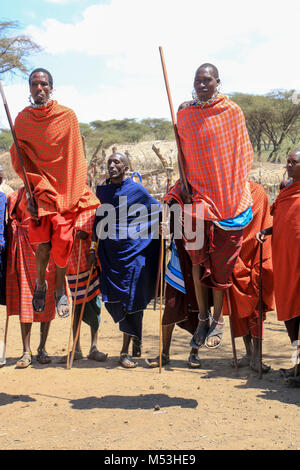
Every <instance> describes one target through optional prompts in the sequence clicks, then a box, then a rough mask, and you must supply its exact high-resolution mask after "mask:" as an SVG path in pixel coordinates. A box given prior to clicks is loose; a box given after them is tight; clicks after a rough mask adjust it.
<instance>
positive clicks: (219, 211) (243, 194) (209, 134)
mask: <svg viewBox="0 0 300 470" xmlns="http://www.w3.org/2000/svg"><path fill="white" fill-rule="evenodd" d="M177 127H178V133H179V136H180V142H181V146H182V151H183V154H184V171H185V174H186V177H187V180H188V182H189V184H190V185H191V186H192V189H193V196H194V197H193V200H194V201H195V202H200V201H202V202H203V203H204V219H205V220H222V219H228V218H233V217H235V216H236V215H238V214H240V213H241V212H243V211H244V210H246V209H247V208H248V207H249V206H250V205H251V203H252V199H251V195H250V190H249V186H248V184H247V180H248V174H249V171H250V168H251V165H252V160H253V149H252V146H251V142H250V139H249V136H248V132H247V129H246V124H245V118H244V115H243V112H242V110H241V109H240V108H239V106H238V105H237V104H235V103H233V102H232V101H231V100H229V99H228V98H227V97H226V96H224V95H219V96H218V98H217V99H216V100H215V101H214V102H213V103H212V104H211V105H208V106H205V107H203V108H202V107H201V106H189V107H188V108H184V109H182V110H180V111H179V112H178V114H177ZM179 192H180V184H179V182H177V183H176V184H175V186H173V188H171V190H170V191H169V193H168V194H167V196H166V197H165V200H166V201H167V202H169V201H170V200H171V199H172V198H173V199H175V200H177V201H178V202H179V203H181V199H180V196H179Z"/></svg>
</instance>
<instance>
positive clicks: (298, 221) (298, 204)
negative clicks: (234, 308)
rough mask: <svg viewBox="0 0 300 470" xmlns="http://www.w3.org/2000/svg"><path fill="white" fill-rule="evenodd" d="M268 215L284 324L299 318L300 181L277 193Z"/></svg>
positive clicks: (278, 307)
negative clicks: (271, 226) (271, 230)
mask: <svg viewBox="0 0 300 470" xmlns="http://www.w3.org/2000/svg"><path fill="white" fill-rule="evenodd" d="M271 214H272V215H273V236H272V254H273V266H274V287H275V301H276V310H277V317H278V320H280V321H286V320H290V319H292V318H295V317H299V316H300V181H298V182H296V183H293V184H291V185H290V186H287V187H285V188H284V189H282V190H281V191H280V193H279V195H278V197H277V199H276V201H275V202H274V204H273V206H272V209H271Z"/></svg>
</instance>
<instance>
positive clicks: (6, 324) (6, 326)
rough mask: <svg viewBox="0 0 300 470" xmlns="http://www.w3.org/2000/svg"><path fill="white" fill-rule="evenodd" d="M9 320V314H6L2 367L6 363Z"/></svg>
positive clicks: (0, 363)
mask: <svg viewBox="0 0 300 470" xmlns="http://www.w3.org/2000/svg"><path fill="white" fill-rule="evenodd" d="M8 320H9V316H8V315H6V322H5V332H4V342H3V350H2V354H1V357H0V367H2V366H4V365H5V364H6V343H7V332H8Z"/></svg>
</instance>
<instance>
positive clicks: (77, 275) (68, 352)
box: [66, 238, 82, 369]
mask: <svg viewBox="0 0 300 470" xmlns="http://www.w3.org/2000/svg"><path fill="white" fill-rule="evenodd" d="M81 247H82V240H81V238H80V240H79V254H78V260H77V272H76V286H75V294H74V300H73V305H72V316H71V327H70V334H69V343H68V349H67V366H66V367H67V369H69V366H70V346H71V338H72V331H73V324H74V317H75V308H76V300H77V289H78V277H79V269H80V260H81Z"/></svg>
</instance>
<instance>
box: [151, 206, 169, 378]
mask: <svg viewBox="0 0 300 470" xmlns="http://www.w3.org/2000/svg"><path fill="white" fill-rule="evenodd" d="M166 210H167V206H166V205H164V208H163V216H162V222H163V223H164V221H165V218H166ZM164 257H165V256H164V235H163V231H161V239H160V257H159V274H158V276H160V277H159V279H160V310H159V373H161V366H162V296H163V280H164V269H163V264H164ZM156 295H157V293H156ZM155 300H156V299H155ZM154 310H155V309H154Z"/></svg>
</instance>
